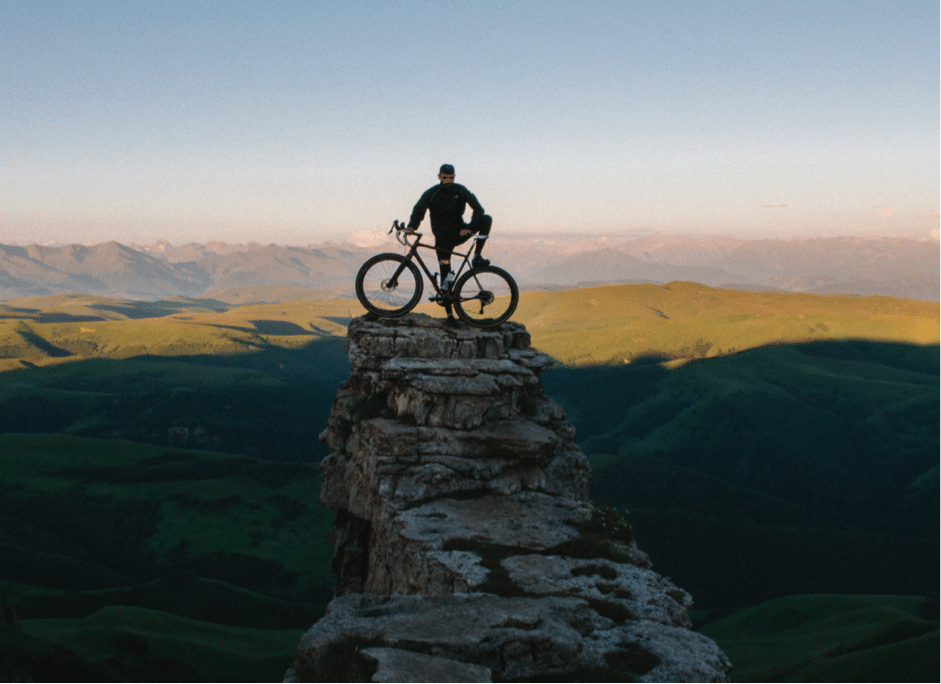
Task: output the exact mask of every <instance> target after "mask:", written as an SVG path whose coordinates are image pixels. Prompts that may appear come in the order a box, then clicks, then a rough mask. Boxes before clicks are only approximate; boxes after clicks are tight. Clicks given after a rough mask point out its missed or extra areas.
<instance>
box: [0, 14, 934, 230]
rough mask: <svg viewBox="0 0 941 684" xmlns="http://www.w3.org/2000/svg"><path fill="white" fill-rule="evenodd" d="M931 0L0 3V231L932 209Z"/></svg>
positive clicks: (705, 221)
mask: <svg viewBox="0 0 941 684" xmlns="http://www.w3.org/2000/svg"><path fill="white" fill-rule="evenodd" d="M939 98H941V93H939V3H938V1H937V0H883V1H867V0H845V1H843V0H833V1H829V2H828V1H827V0H812V1H803V0H778V1H774V2H772V1H766V0H749V1H741V2H740V1H731V0H699V1H696V2H678V1H670V0H644V1H640V0H637V1H630V0H621V1H618V2H605V1H601V0H595V1H592V0H580V1H573V2H559V1H549V0H538V1H532V2H530V1H528V0H526V1H517V2H513V1H508V2H493V1H489V2H475V1H473V0H465V1H464V2H460V3H458V2H409V1H407V0H406V1H398V2H389V1H382V2H372V1H367V0H360V1H359V2H356V3H348V2H339V1H337V2H277V1H270V2H259V1H258V0H253V1H252V2H242V1H239V0H231V1H228V2H201V1H199V0H186V1H184V2H170V1H167V0H161V1H160V2H131V1H123V2H81V1H79V0H71V1H67V2H49V1H45V0H23V1H21V2H17V1H15V0H0V242H5V243H11V242H14V243H26V242H43V241H57V242H102V241H105V240H112V239H114V240H118V241H120V242H125V243H149V242H152V241H154V240H156V239H158V238H167V239H169V240H170V241H171V242H172V243H175V244H179V243H184V242H189V241H193V240H196V241H207V240H225V241H228V242H244V241H249V240H254V241H258V242H264V243H267V242H278V243H288V244H309V243H315V242H321V241H324V240H327V239H336V238H342V237H344V236H346V235H349V234H350V233H353V232H356V231H372V230H377V229H382V228H385V227H386V226H388V225H389V224H390V223H391V222H392V219H395V218H407V215H408V212H409V211H410V209H411V207H412V205H413V204H414V203H415V201H416V200H417V199H418V196H419V195H420V194H421V192H422V191H423V190H425V189H426V188H428V187H429V186H431V185H432V184H433V183H435V182H436V178H435V176H436V174H437V169H438V166H439V164H441V163H442V162H451V163H453V164H455V166H456V167H457V175H458V182H463V183H464V184H466V185H467V186H468V187H469V188H470V189H471V190H472V191H474V192H475V193H476V194H477V196H478V198H479V199H480V201H481V203H482V204H483V205H484V207H485V208H486V209H487V211H488V212H489V213H490V214H492V215H493V217H494V231H495V232H494V235H498V234H499V232H501V231H502V232H506V233H510V232H547V233H548V232H578V233H581V232H589V233H599V232H627V233H648V232H654V231H660V232H664V233H689V234H693V233H722V234H737V235H747V236H755V235H766V236H780V237H789V236H797V235H838V234H852V235H866V234H893V233H901V234H913V235H924V236H927V235H929V234H930V233H931V231H932V230H937V227H938V209H939V184H941V179H939Z"/></svg>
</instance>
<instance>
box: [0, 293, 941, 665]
mask: <svg viewBox="0 0 941 684" xmlns="http://www.w3.org/2000/svg"><path fill="white" fill-rule="evenodd" d="M265 302H268V303H265ZM427 311H428V313H431V314H433V315H440V314H439V311H440V310H432V309H431V308H427ZM361 313H363V312H362V311H361V309H360V308H359V306H358V304H357V303H355V300H350V299H343V298H336V292H335V291H332V290H323V291H309V290H300V289H298V288H293V287H292V288H272V287H265V288H259V287H248V286H245V287H239V288H233V289H231V290H227V291H219V292H215V293H213V294H212V295H211V296H209V297H204V298H200V299H185V298H172V299H169V300H165V301H161V302H136V301H129V300H119V299H105V298H95V297H90V296H79V295H56V296H52V297H40V298H33V299H28V300H8V301H6V302H0V409H2V410H0V490H2V491H0V518H2V524H0V595H2V597H3V599H4V601H5V604H4V606H5V607H4V611H3V615H5V616H6V620H4V619H0V666H2V672H3V673H4V675H6V676H10V677H16V676H20V674H22V673H30V674H31V675H32V676H33V677H34V678H35V679H60V680H61V679H63V678H67V677H68V676H69V675H67V674H62V673H63V672H76V673H85V674H83V675H81V676H80V677H78V678H83V679H92V680H96V681H98V680H124V681H130V680H142V679H160V680H163V681H171V680H188V681H197V680H213V679H215V680H219V679H233V680H261V679H268V678H275V677H280V676H282V675H283V672H284V670H285V669H286V668H287V667H288V666H289V665H290V662H291V659H292V652H293V649H294V647H295V646H296V643H297V639H298V638H299V635H300V631H301V630H303V629H305V628H306V627H307V626H309V625H310V624H311V623H312V622H314V621H315V620H316V619H317V617H319V615H320V614H321V613H322V610H323V607H324V605H325V603H326V601H327V600H328V599H329V596H330V591H331V584H332V576H331V575H330V573H329V571H328V567H329V557H330V555H331V552H332V548H331V545H330V543H329V542H328V541H327V540H326V538H325V537H326V534H327V532H328V531H329V529H330V528H331V526H332V520H331V519H330V516H329V514H328V513H327V512H326V511H324V510H323V509H322V508H321V507H320V506H319V503H318V491H319V473H318V470H317V465H316V464H317V462H318V461H319V459H320V458H321V457H322V456H323V455H324V454H325V452H324V450H323V446H322V445H321V444H320V443H319V441H318V440H317V434H318V433H319V432H320V431H321V430H322V429H323V427H324V424H325V420H326V415H327V413H328V411H329V407H330V404H331V401H332V397H333V394H334V392H335V391H336V389H337V388H338V386H339V384H340V383H341V382H343V381H344V380H346V379H347V378H348V377H349V367H348V363H347V360H346V353H345V339H344V335H345V330H346V324H347V322H348V321H349V320H350V318H351V317H353V316H357V315H360V314H361ZM515 319H516V320H518V321H520V322H522V323H524V324H525V325H526V326H527V328H528V329H529V331H530V332H531V334H532V337H533V344H534V346H536V347H537V348H539V349H541V350H543V351H545V352H546V353H548V354H550V355H551V356H553V357H554V358H556V359H557V360H558V361H559V362H560V365H559V367H557V368H556V369H555V370H553V371H551V372H549V373H546V374H544V376H543V380H544V383H545V385H546V389H547V393H548V394H549V396H551V397H553V398H554V399H556V400H557V401H559V402H560V403H562V404H563V406H564V407H565V408H566V411H567V413H568V415H569V418H570V420H571V421H572V422H573V423H574V424H575V426H576V428H577V431H578V433H577V436H576V439H577V441H578V442H579V444H580V446H581V447H582V448H583V450H584V451H585V452H586V453H588V454H589V456H590V458H591V460H592V463H593V466H594V467H595V469H596V470H598V476H597V477H595V478H594V482H593V485H592V497H593V499H594V501H595V503H596V504H611V505H615V506H619V507H623V508H627V509H628V510H629V517H630V519H631V522H632V525H633V527H634V530H635V534H636V537H637V538H638V541H639V544H640V546H641V548H643V549H644V550H645V551H647V552H648V553H649V554H650V556H651V558H652V560H653V563H654V568H655V569H656V570H658V571H659V572H661V573H663V574H667V575H670V576H671V577H672V578H673V579H674V580H675V581H676V582H677V583H678V584H679V585H680V586H683V587H684V588H686V589H688V590H690V591H691V593H692V594H693V595H694V597H696V600H697V608H698V609H699V611H698V612H697V614H696V620H697V622H698V623H699V624H701V625H704V626H703V627H702V629H703V631H704V632H706V633H707V634H709V635H710V636H713V637H714V638H716V639H717V640H718V641H719V643H720V644H721V645H722V646H723V648H725V649H726V650H727V651H728V653H729V655H730V656H731V657H732V659H733V662H735V663H736V666H737V670H736V671H735V672H734V673H733V675H734V676H735V677H736V678H737V679H740V680H786V679H788V678H791V679H801V678H805V679H806V678H811V679H821V680H824V679H846V678H851V677H852V678H860V677H863V678H864V677H877V678H880V679H886V678H887V679H893V677H892V676H886V675H885V672H884V671H883V670H884V666H883V665H880V664H879V663H880V662H883V663H884V662H892V663H894V664H895V665H894V667H896V668H897V670H896V671H897V673H899V675H898V677H895V678H896V679H904V678H906V676H909V675H911V676H914V674H913V673H918V674H920V673H921V670H919V669H918V668H920V667H922V664H923V663H924V662H932V661H930V656H931V653H932V651H931V650H930V648H929V646H931V644H932V642H931V639H932V638H933V639H934V641H933V648H934V651H933V653H934V656H933V657H934V660H933V662H934V667H935V670H936V668H937V632H936V631H934V632H932V630H937V625H938V623H937V607H936V606H937V602H936V599H935V600H934V603H932V601H931V600H926V599H925V595H927V594H935V596H936V592H937V567H938V562H939V561H938V527H937V511H938V507H939V503H938V490H939V485H938V453H939V443H938V442H939V437H938V430H937V426H938V423H939V400H938V396H939V395H938V389H939V362H938V334H939V307H938V304H937V303H931V302H918V301H911V300H901V299H891V298H886V297H866V298H862V297H838V296H820V295H804V294H788V293H748V292H741V291H732V290H719V289H714V288H707V287H704V286H700V285H695V284H692V283H670V284H668V285H665V286H652V285H623V286H611V287H602V288H586V289H580V290H570V291H563V292H532V293H525V294H523V296H522V298H521V302H520V307H519V310H518V313H517V315H516V316H515ZM874 594H879V595H882V599H879V600H876V599H874V598H873V599H870V598H866V597H865V596H864V595H874ZM901 595H908V598H904V597H901ZM880 601H881V602H880ZM932 605H933V606H935V607H934V608H933V609H932V608H931V606H932ZM7 606H10V607H12V608H15V611H13V610H9V609H8V608H7ZM932 610H933V612H932ZM14 614H15V616H16V617H13V615H14ZM798 617H799V618H800V619H798ZM17 620H18V622H19V626H20V629H18V630H16V629H13V627H11V626H10V625H11V623H15V622H16V621H17ZM827 630H829V632H828V631H827ZM823 633H826V634H828V635H829V637H828V638H830V641H826V640H824V641H826V643H824V642H823V641H821V644H820V646H819V647H816V646H814V644H815V639H817V638H818V637H817V636H815V635H819V634H823ZM932 633H933V634H934V637H932V636H931V635H932ZM885 654H888V655H885ZM926 654H927V655H926ZM883 656H885V657H884V658H883ZM880 658H881V660H880ZM925 658H928V660H927V661H926V660H925ZM50 663H60V664H61V668H63V669H58V670H56V669H55V667H56V666H53V665H51V664H50ZM880 667H882V668H883V669H879V668H880ZM906 667H907V668H908V669H905V668H906ZM50 668H51V669H50ZM64 668H69V669H64ZM906 673H907V674H906ZM929 678H930V677H929Z"/></svg>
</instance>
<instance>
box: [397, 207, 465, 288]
mask: <svg viewBox="0 0 941 684" xmlns="http://www.w3.org/2000/svg"><path fill="white" fill-rule="evenodd" d="M392 229H393V230H395V231H396V232H395V239H396V241H397V242H398V243H399V244H401V245H404V246H405V247H408V248H409V251H408V255H407V256H406V257H405V262H403V263H402V266H401V267H400V268H398V269H396V271H395V273H393V274H392V278H391V279H390V280H391V281H393V282H395V281H397V280H398V278H399V276H400V275H401V274H402V271H403V270H404V269H405V264H406V263H407V262H409V261H411V260H412V259H414V260H415V261H417V262H418V265H419V266H421V268H422V270H423V271H424V272H425V275H426V276H427V277H428V281H429V282H430V283H431V286H432V287H433V288H434V289H435V292H437V293H438V296H437V297H432V298H431V299H432V300H435V299H438V298H441V301H442V303H446V302H447V301H448V300H450V299H451V298H452V297H453V295H451V294H450V293H443V292H442V291H441V288H440V287H439V285H438V282H437V279H436V278H435V276H434V275H432V273H431V271H430V270H429V269H428V267H427V266H426V265H425V261H424V260H423V259H422V258H421V254H419V253H418V248H419V247H422V248H424V249H436V248H435V247H434V246H433V245H423V244H422V242H421V239H422V235H423V234H422V233H415V232H411V231H408V230H405V229H404V228H400V227H399V222H398V221H396V222H395V223H394V224H392ZM389 232H390V233H391V232H392V231H391V230H390V231H389ZM403 233H405V235H403ZM410 236H414V237H415V242H411V243H410V242H409V241H408V238H409V237H410ZM471 237H473V241H472V242H471V244H470V249H468V250H467V254H461V253H460V252H451V255H452V256H455V255H456V256H459V257H463V259H462V261H461V265H460V266H458V268H457V270H456V271H455V272H454V280H455V281H457V279H458V278H459V277H460V275H461V273H463V271H464V267H465V266H467V264H468V261H469V260H470V255H471V254H473V252H474V245H475V244H476V243H477V240H479V239H480V238H479V237H478V236H477V235H472V236H471Z"/></svg>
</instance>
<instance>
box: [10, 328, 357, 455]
mask: <svg viewBox="0 0 941 684" xmlns="http://www.w3.org/2000/svg"><path fill="white" fill-rule="evenodd" d="M298 327H299V326H298ZM300 330H301V332H300V333H298V332H297V331H294V329H293V328H292V332H293V334H304V335H311V334H312V333H310V332H308V331H306V330H304V329H303V328H300ZM282 334H283V333H282ZM6 373H7V374H8V376H9V377H10V379H11V380H15V381H16V383H17V386H18V387H19V388H20V389H19V390H18V392H17V393H16V395H15V396H8V397H4V398H3V399H0V432H24V433H50V434H56V433H57V434H65V435H72V436H83V437H96V438H102V439H127V440H131V441H135V442H141V443H145V444H154V445H159V446H172V447H175V448H180V447H182V448H190V449H202V450H212V451H223V452H228V453H233V454H240V455H244V456H251V457H255V458H263V459H267V460H273V461H307V462H310V461H319V460H320V458H322V457H323V456H325V455H326V448H325V447H323V445H321V444H320V442H319V440H318V438H317V437H318V435H319V433H320V432H321V431H322V430H323V429H324V427H326V422H327V416H328V415H329V412H330V406H331V404H332V400H333V395H334V393H335V392H336V390H337V388H339V386H340V384H341V383H342V382H344V381H346V380H347V379H348V378H349V375H350V368H349V361H348V359H347V355H346V338H345V337H328V338H325V339H317V340H312V341H311V342H309V343H307V344H304V345H303V346H301V347H298V348H296V349H285V348H282V347H278V346H267V347H264V348H262V349H259V350H254V351H250V352H246V353H244V354H227V355H213V354H186V355H177V356H137V357H132V358H128V359H89V360H84V361H76V362H73V363H67V364H59V365H56V366H51V367H46V368H36V367H26V368H20V369H15V370H11V371H7V372H6Z"/></svg>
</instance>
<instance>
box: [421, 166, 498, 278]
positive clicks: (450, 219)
mask: <svg viewBox="0 0 941 684" xmlns="http://www.w3.org/2000/svg"><path fill="white" fill-rule="evenodd" d="M438 180H439V181H440V182H439V183H438V185H434V186H432V187H430V188H428V189H427V190H426V191H425V192H424V193H422V196H421V198H420V199H419V200H418V203H417V204H416V205H415V208H414V209H412V216H411V218H410V219H409V220H408V229H409V230H417V229H418V226H419V224H420V223H421V222H422V219H424V218H425V212H426V211H429V212H430V213H431V232H432V233H434V235H435V251H436V252H437V253H438V263H439V264H440V265H441V289H442V290H448V289H449V288H450V287H451V285H452V284H453V283H454V273H453V272H452V271H451V253H452V252H453V251H454V248H455V247H457V246H458V245H461V244H463V243H465V242H467V240H468V238H470V236H471V235H473V234H477V235H478V238H477V246H476V249H475V253H474V260H473V262H472V265H473V267H474V268H481V267H483V266H489V265H490V261H488V260H487V259H484V258H483V257H482V256H480V252H481V250H482V249H483V248H484V241H485V240H486V239H487V236H488V235H490V226H491V225H492V224H493V219H492V218H491V217H490V216H489V215H488V214H485V213H484V208H483V207H482V206H480V202H478V201H477V198H476V197H474V193H472V192H471V191H470V190H468V189H467V188H465V187H464V186H463V185H460V184H459V183H455V182H454V167H453V166H452V165H451V164H442V165H441V168H440V169H439V171H438ZM468 204H469V205H470V206H471V209H472V210H473V214H472V215H471V220H470V223H464V210H465V209H466V208H467V205H468Z"/></svg>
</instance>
